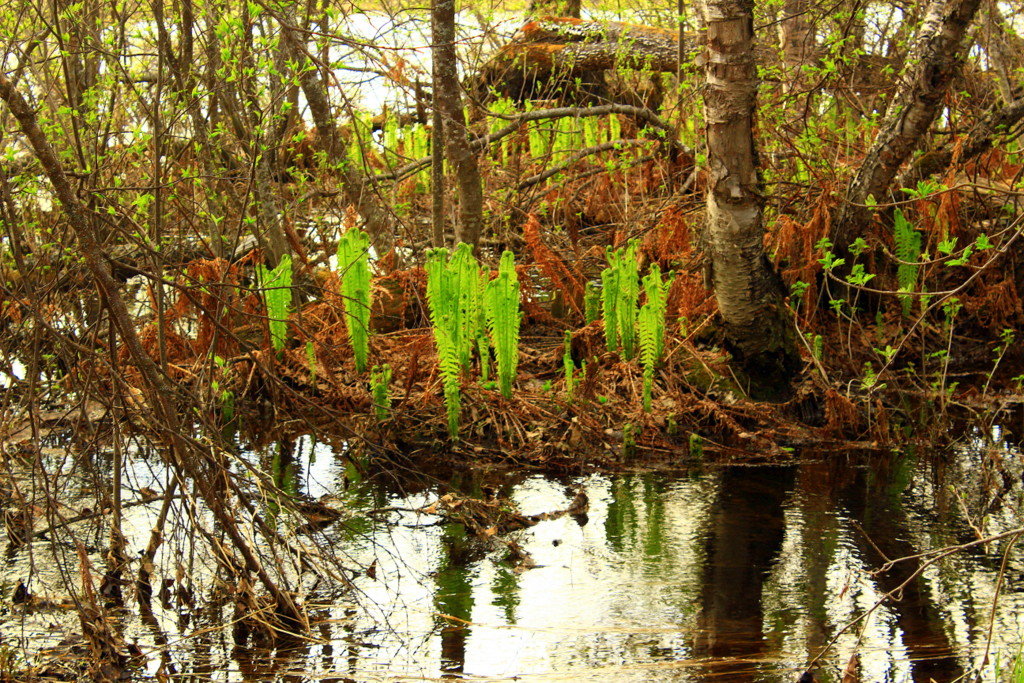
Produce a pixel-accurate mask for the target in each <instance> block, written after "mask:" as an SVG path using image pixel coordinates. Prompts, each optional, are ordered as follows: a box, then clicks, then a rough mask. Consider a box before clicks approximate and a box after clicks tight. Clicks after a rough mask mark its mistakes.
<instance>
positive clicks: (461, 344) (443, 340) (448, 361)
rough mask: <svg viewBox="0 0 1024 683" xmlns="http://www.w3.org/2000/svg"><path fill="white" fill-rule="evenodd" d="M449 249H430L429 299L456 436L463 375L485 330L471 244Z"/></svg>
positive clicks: (451, 431) (451, 426) (451, 427)
mask: <svg viewBox="0 0 1024 683" xmlns="http://www.w3.org/2000/svg"><path fill="white" fill-rule="evenodd" d="M448 253H449V252H448V250H447V249H431V250H430V251H428V252H427V266H426V269H427V303H428V304H429V305H430V322H431V324H432V325H433V328H434V343H435V346H436V347H437V357H438V364H439V366H440V371H441V381H442V384H443V385H444V398H445V406H446V408H447V411H448V432H449V434H451V436H452V438H457V437H458V433H459V412H460V410H461V394H460V385H461V375H462V371H463V370H468V369H469V366H470V361H471V359H472V353H473V346H474V344H475V343H476V342H477V339H478V338H479V337H480V335H481V334H482V315H481V299H482V295H481V289H482V285H481V277H480V267H479V264H478V263H477V260H476V257H475V256H473V249H472V247H470V246H469V245H468V244H459V245H458V246H457V247H456V248H455V251H454V253H453V254H452V256H451V259H450V260H449V258H448Z"/></svg>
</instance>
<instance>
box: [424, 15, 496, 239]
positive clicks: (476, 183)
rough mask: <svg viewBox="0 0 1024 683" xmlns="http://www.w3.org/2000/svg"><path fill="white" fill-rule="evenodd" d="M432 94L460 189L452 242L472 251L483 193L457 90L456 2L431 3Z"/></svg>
mask: <svg viewBox="0 0 1024 683" xmlns="http://www.w3.org/2000/svg"><path fill="white" fill-rule="evenodd" d="M431 10H432V22H433V33H434V39H433V42H434V49H433V59H434V74H435V80H434V92H435V93H436V94H437V97H436V99H437V103H438V104H439V105H440V107H441V118H442V119H443V120H444V143H445V154H446V156H447V157H448V161H449V162H450V163H451V165H452V168H453V169H454V171H455V178H456V184H457V186H458V189H459V221H458V225H457V226H456V228H455V242H456V243H458V242H465V243H466V244H471V245H473V246H474V247H475V246H476V244H477V242H479V241H480V232H481V230H482V227H483V213H484V193H483V185H482V183H481V180H480V168H479V165H478V163H477V158H476V154H475V153H474V152H473V150H472V148H471V147H470V144H469V129H468V128H467V127H466V114H465V111H464V110H463V108H462V96H461V94H460V90H459V74H458V63H457V61H456V59H457V58H456V54H455V0H433V4H432V6H431Z"/></svg>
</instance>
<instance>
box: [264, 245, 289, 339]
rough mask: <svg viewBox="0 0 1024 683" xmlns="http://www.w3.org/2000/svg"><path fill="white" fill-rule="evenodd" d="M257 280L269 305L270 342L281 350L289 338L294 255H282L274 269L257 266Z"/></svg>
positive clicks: (265, 301)
mask: <svg viewBox="0 0 1024 683" xmlns="http://www.w3.org/2000/svg"><path fill="white" fill-rule="evenodd" d="M256 281H257V282H258V283H259V288H260V290H261V291H262V292H263V301H264V303H265V304H266V306H267V318H268V319H269V322H270V342H271V344H272V345H273V347H274V350H275V351H281V350H282V349H284V344H285V341H287V339H288V316H289V313H290V310H291V305H292V289H291V288H292V257H291V256H289V255H288V254H285V255H284V256H282V257H281V260H280V262H278V264H277V267H276V268H274V269H273V270H270V269H268V268H266V267H265V266H262V265H258V266H256Z"/></svg>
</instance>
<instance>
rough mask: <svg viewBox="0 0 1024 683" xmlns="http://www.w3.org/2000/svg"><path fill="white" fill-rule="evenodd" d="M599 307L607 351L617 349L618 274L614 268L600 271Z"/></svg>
mask: <svg viewBox="0 0 1024 683" xmlns="http://www.w3.org/2000/svg"><path fill="white" fill-rule="evenodd" d="M601 307H602V312H603V313H604V340H605V343H606V344H607V346H608V350H609V351H615V350H616V349H618V348H619V317H618V307H619V273H618V272H617V271H616V270H615V269H614V268H611V267H609V268H605V269H604V270H602V271H601Z"/></svg>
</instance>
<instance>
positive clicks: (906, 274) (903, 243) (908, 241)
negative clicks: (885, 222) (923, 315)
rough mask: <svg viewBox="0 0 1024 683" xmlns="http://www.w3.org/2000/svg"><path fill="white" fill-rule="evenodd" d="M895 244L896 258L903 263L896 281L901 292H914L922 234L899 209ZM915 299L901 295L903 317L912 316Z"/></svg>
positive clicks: (898, 268) (896, 213) (895, 213)
mask: <svg viewBox="0 0 1024 683" xmlns="http://www.w3.org/2000/svg"><path fill="white" fill-rule="evenodd" d="M893 242H894V243H895V245H896V258H898V259H899V260H900V261H901V263H900V264H899V266H898V267H897V268H896V281H897V284H898V285H899V288H900V291H901V292H913V291H916V290H917V274H918V271H919V270H920V266H919V265H917V262H918V260H919V259H920V258H921V233H919V232H918V231H917V230H914V226H912V225H911V224H910V221H908V220H907V218H906V216H904V215H903V212H902V211H900V210H899V209H896V211H895V212H894V213H893ZM913 303H914V298H913V297H911V296H909V295H907V294H900V306H901V307H902V308H903V317H907V316H909V315H910V308H911V306H912V305H913Z"/></svg>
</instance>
